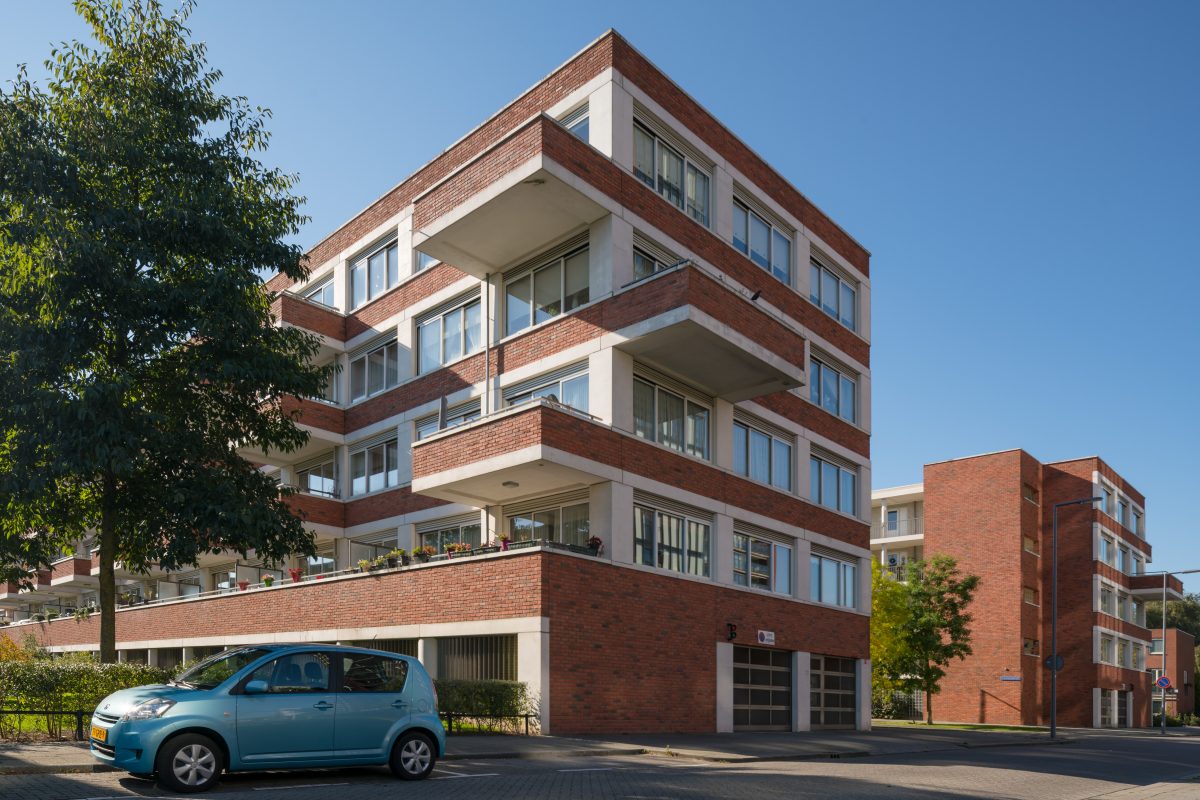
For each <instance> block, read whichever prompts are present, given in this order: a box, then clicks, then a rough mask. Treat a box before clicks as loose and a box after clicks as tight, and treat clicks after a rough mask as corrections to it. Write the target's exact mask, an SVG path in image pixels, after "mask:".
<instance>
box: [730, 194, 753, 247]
mask: <svg viewBox="0 0 1200 800" xmlns="http://www.w3.org/2000/svg"><path fill="white" fill-rule="evenodd" d="M749 224H750V217H749V215H748V214H747V212H746V209H744V208H742V207H741V206H740V205H738V204H737V203H734V204H733V246H734V247H736V248H737V249H738V250H741V251H742V252H743V253H749V252H750V249H749V248H750V234H749V233H748V232H747V226H748V225H749Z"/></svg>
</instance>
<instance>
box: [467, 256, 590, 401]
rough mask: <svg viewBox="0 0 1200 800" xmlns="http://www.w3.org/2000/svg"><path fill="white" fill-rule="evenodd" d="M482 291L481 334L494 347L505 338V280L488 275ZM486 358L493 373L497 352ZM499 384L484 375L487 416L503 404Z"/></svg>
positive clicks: (496, 379) (483, 397)
mask: <svg viewBox="0 0 1200 800" xmlns="http://www.w3.org/2000/svg"><path fill="white" fill-rule="evenodd" d="M588 269H589V275H588V280H591V274H590V270H591V267H590V266H589V267H588ZM480 291H481V292H482V297H481V299H480V303H481V310H482V311H483V314H482V316H483V320H482V324H483V330H482V331H480V334H481V335H482V337H483V341H484V342H485V343H487V344H488V345H489V346H493V347H494V346H495V344H496V342H498V341H500V340H501V339H503V338H504V324H503V318H502V317H501V315H500V313H501V312H500V308H501V302H502V298H501V294H502V293H503V291H504V282H503V281H502V280H501V279H500V277H499V276H498V275H488V276H487V278H485V279H484V281H483V285H482V286H481V287H480ZM485 360H486V361H487V367H488V370H489V371H490V372H492V373H495V372H497V369H496V353H495V352H491V353H490V354H488V355H486V356H485ZM499 384H500V381H499V378H498V377H497V378H492V376H491V375H485V376H484V379H483V386H482V387H480V392H481V395H482V396H481V398H480V401H481V404H482V406H483V408H482V413H483V415H484V416H487V415H488V414H490V413H492V412H493V411H495V410H496V409H498V408H500V407H501V406H502V405H503V403H501V398H500V386H499Z"/></svg>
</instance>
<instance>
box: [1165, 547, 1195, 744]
mask: <svg viewBox="0 0 1200 800" xmlns="http://www.w3.org/2000/svg"><path fill="white" fill-rule="evenodd" d="M1197 572H1200V569H1181V570H1178V571H1177V572H1165V571H1164V572H1163V574H1162V576H1163V585H1162V654H1161V656H1160V658H1161V659H1162V661H1161V664H1162V675H1159V677H1160V678H1161V677H1162V676H1163V675H1166V674H1167V577H1168V576H1170V575H1192V574H1195V573H1197ZM1158 693H1159V709H1158V719H1159V721H1160V723H1161V726H1162V731H1161V733H1162V735H1163V736H1166V735H1167V687H1165V686H1160V687H1158Z"/></svg>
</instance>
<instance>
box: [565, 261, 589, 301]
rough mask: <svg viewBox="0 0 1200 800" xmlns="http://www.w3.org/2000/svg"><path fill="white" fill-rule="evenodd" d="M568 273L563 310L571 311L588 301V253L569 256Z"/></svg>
mask: <svg viewBox="0 0 1200 800" xmlns="http://www.w3.org/2000/svg"><path fill="white" fill-rule="evenodd" d="M566 272H567V274H566V278H565V281H566V285H565V292H566V294H565V295H564V297H563V310H564V311H570V310H571V309H574V308H578V307H579V306H581V305H583V304H584V303H586V302H587V301H588V251H587V250H584V251H582V252H580V253H576V254H575V255H573V256H568V258H567V271H566Z"/></svg>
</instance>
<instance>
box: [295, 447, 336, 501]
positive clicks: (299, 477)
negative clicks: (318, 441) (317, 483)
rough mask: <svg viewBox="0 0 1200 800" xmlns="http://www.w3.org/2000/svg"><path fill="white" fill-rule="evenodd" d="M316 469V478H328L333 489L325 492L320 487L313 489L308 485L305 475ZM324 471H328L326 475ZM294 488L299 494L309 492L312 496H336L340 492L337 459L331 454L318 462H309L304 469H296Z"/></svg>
mask: <svg viewBox="0 0 1200 800" xmlns="http://www.w3.org/2000/svg"><path fill="white" fill-rule="evenodd" d="M326 468H328V469H326ZM317 470H320V473H319V474H318V475H317V477H318V479H320V480H328V481H329V482H330V483H331V484H332V486H333V491H331V492H326V491H322V490H320V489H317V490H313V489H311V488H310V487H309V486H308V481H307V480H306V478H307V476H308V475H309V474H311V473H313V472H314V471H317ZM325 472H328V475H327V476H326V475H325V474H324V473H325ZM296 488H297V490H298V491H299V492H300V493H301V494H311V495H313V496H314V497H332V498H334V499H336V498H338V497H339V496H340V493H339V492H338V476H337V459H336V458H334V457H333V456H330V457H329V458H328V459H325V460H324V461H321V462H320V463H317V464H309V465H308V466H306V467H305V468H304V469H301V470H297V471H296Z"/></svg>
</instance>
